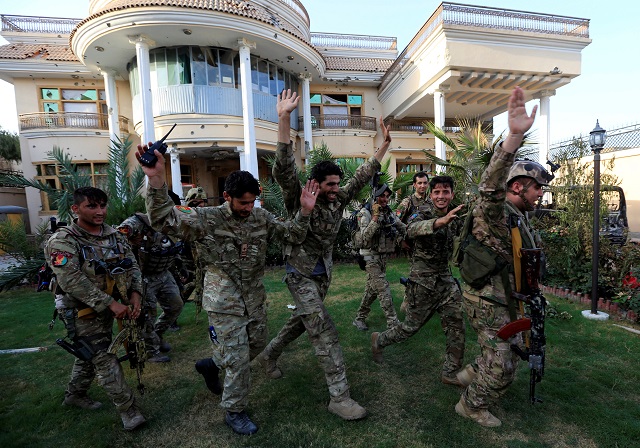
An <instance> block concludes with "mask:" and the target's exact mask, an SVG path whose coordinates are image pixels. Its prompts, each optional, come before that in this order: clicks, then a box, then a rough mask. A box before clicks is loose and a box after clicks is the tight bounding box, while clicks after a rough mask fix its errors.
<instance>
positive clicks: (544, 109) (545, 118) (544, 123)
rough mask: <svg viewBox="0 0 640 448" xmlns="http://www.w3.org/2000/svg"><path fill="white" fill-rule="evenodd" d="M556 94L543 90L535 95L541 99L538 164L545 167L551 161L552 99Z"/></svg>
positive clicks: (553, 91) (552, 91)
mask: <svg viewBox="0 0 640 448" xmlns="http://www.w3.org/2000/svg"><path fill="white" fill-rule="evenodd" d="M555 94H556V91H555V90H541V91H540V92H538V93H537V94H536V95H535V96H536V97H537V98H540V117H539V120H540V124H539V125H538V135H539V136H540V138H539V142H540V143H539V145H538V162H540V164H541V165H542V166H545V164H546V163H547V160H548V159H549V147H550V146H551V142H550V135H551V97H552V96H553V95H555Z"/></svg>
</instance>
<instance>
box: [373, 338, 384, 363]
mask: <svg viewBox="0 0 640 448" xmlns="http://www.w3.org/2000/svg"><path fill="white" fill-rule="evenodd" d="M378 336H380V333H378V332H377V331H374V332H373V333H371V355H372V356H373V361H374V362H377V363H378V364H382V363H383V362H384V359H383V358H382V347H380V345H378Z"/></svg>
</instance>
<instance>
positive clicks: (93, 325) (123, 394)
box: [65, 309, 134, 412]
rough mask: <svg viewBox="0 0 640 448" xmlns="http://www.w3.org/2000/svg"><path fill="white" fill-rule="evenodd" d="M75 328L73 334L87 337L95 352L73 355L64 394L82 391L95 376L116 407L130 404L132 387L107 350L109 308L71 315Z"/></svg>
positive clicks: (109, 320)
mask: <svg viewBox="0 0 640 448" xmlns="http://www.w3.org/2000/svg"><path fill="white" fill-rule="evenodd" d="M75 329H76V334H77V337H82V338H87V339H89V340H90V341H91V345H92V347H94V349H95V350H96V354H95V355H94V356H93V358H91V360H90V361H82V360H81V359H78V358H75V362H74V364H73V369H72V370H71V380H70V381H69V384H68V385H67V390H66V392H65V396H69V395H76V396H84V395H86V394H87V391H88V390H89V387H90V386H91V383H92V382H93V379H94V378H96V379H97V381H98V384H99V385H100V386H102V387H103V388H104V390H105V392H106V393H107V395H108V396H109V398H110V399H111V401H112V402H113V404H114V405H115V407H116V408H117V409H118V411H120V412H123V411H126V410H127V409H129V407H130V406H131V405H132V404H133V400H134V397H133V391H132V390H131V388H130V387H129V385H128V384H127V383H126V380H125V377H124V372H123V370H122V366H121V365H120V362H119V361H118V358H117V356H116V355H112V354H110V353H108V352H107V348H108V347H109V344H111V340H112V329H113V315H112V314H111V310H109V309H107V310H105V311H103V312H101V313H97V317H94V318H92V319H75Z"/></svg>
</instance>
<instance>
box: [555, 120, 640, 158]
mask: <svg viewBox="0 0 640 448" xmlns="http://www.w3.org/2000/svg"><path fill="white" fill-rule="evenodd" d="M634 148H640V123H637V124H633V125H629V126H625V127H622V128H617V129H613V130H611V131H607V139H606V142H605V145H604V148H603V149H602V151H601V152H602V153H607V152H615V151H623V150H625V149H634ZM585 150H586V152H587V155H589V154H591V147H590V146H589V135H585V136H580V137H576V138H574V139H571V140H565V141H563V142H559V143H554V144H553V145H551V148H550V149H549V158H550V159H551V160H555V159H557V158H558V157H559V156H561V155H563V156H565V155H566V157H567V158H569V159H574V158H577V157H581V156H584V155H585Z"/></svg>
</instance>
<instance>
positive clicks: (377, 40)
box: [311, 33, 398, 50]
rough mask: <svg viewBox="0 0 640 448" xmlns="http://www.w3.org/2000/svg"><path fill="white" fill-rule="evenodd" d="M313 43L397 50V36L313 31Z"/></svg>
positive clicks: (335, 46) (323, 45) (365, 48)
mask: <svg viewBox="0 0 640 448" xmlns="http://www.w3.org/2000/svg"><path fill="white" fill-rule="evenodd" d="M311 44H312V45H313V46H314V47H318V48H359V49H364V50H395V49H396V48H397V46H398V40H397V39H396V38H395V37H386V36H363V35H359V34H336V33H311Z"/></svg>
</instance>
